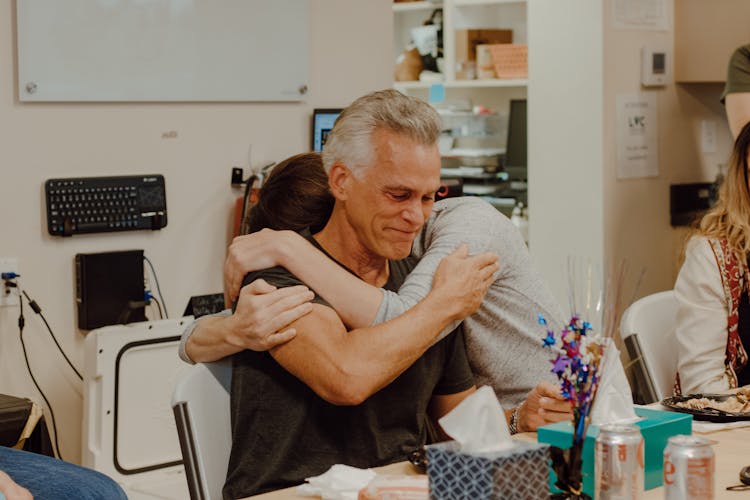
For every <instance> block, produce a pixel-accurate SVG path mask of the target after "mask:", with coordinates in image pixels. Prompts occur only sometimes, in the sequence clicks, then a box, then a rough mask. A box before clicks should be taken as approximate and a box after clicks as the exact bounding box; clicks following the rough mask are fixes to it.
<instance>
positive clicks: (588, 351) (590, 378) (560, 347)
mask: <svg viewBox="0 0 750 500" xmlns="http://www.w3.org/2000/svg"><path fill="white" fill-rule="evenodd" d="M539 324H541V325H543V326H544V327H545V328H546V330H547V335H546V337H545V338H544V341H543V342H544V346H545V347H547V348H548V349H550V350H552V351H553V353H554V355H553V356H554V357H553V358H552V359H551V360H550V361H551V363H552V372H553V373H554V374H555V375H557V378H558V380H559V381H560V388H561V393H562V395H563V397H564V398H565V399H566V400H568V401H569V402H570V405H571V408H572V410H573V411H572V413H573V418H572V423H573V443H572V445H571V447H570V448H569V449H568V450H564V451H563V450H561V449H560V448H556V447H553V449H552V467H553V469H554V471H555V474H557V481H556V482H555V486H557V487H558V488H559V489H560V490H562V491H563V492H564V493H563V494H562V496H560V497H559V498H589V497H588V495H586V494H585V493H583V492H582V489H583V479H582V473H581V468H582V460H583V442H584V439H585V437H586V431H587V429H588V423H589V418H588V417H589V414H590V412H591V407H592V405H593V403H594V398H595V397H596V389H597V387H598V383H599V378H600V375H599V365H600V362H601V359H602V353H603V347H602V344H601V342H600V341H599V339H598V338H597V336H596V335H593V333H592V327H591V323H589V322H588V321H582V320H581V318H579V317H578V316H576V315H575V314H574V315H573V316H572V317H571V319H570V321H569V322H568V324H567V325H565V326H564V328H563V329H562V330H561V331H560V332H559V333H555V332H554V331H553V330H552V329H551V328H550V327H549V325H548V323H547V320H546V319H545V318H544V317H543V316H542V315H541V314H540V315H539Z"/></svg>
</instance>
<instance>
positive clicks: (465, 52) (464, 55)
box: [455, 29, 513, 64]
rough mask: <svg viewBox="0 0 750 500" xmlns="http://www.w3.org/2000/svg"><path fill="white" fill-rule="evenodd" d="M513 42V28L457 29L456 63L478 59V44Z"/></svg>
mask: <svg viewBox="0 0 750 500" xmlns="http://www.w3.org/2000/svg"><path fill="white" fill-rule="evenodd" d="M496 43H513V30H500V29H465V30H456V43H455V47H456V61H455V62H456V64H463V63H466V62H468V61H476V53H477V45H480V44H483V45H486V44H496Z"/></svg>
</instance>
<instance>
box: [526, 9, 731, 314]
mask: <svg viewBox="0 0 750 500" xmlns="http://www.w3.org/2000/svg"><path fill="white" fill-rule="evenodd" d="M669 5H670V10H671V9H672V6H673V2H669ZM611 6H612V2H611V1H605V2H591V1H587V0H529V45H530V50H529V72H530V79H529V90H528V93H529V124H530V128H529V186H530V191H529V198H530V199H529V207H530V210H531V213H530V240H531V241H530V248H531V253H532V256H533V257H534V260H535V262H536V263H537V265H538V266H539V269H540V271H541V272H542V274H543V275H544V276H545V277H546V278H547V280H548V281H549V282H550V283H551V285H552V288H553V292H554V293H555V295H556V296H557V297H558V300H560V301H561V303H562V304H563V305H567V290H568V286H567V281H566V278H565V273H564V268H565V259H566V257H567V256H568V255H573V256H590V257H593V258H595V259H596V258H598V259H600V260H602V261H603V262H604V263H605V264H607V265H610V266H614V265H619V263H620V262H622V261H623V260H626V261H627V266H628V270H629V272H628V274H627V276H626V280H625V282H624V283H623V293H624V296H623V301H624V303H623V304H622V305H623V306H627V305H628V304H629V302H630V301H631V300H632V299H634V298H637V297H641V296H644V295H647V294H650V293H654V292H657V291H661V290H667V289H670V288H672V287H673V285H674V280H675V277H676V274H677V271H678V269H679V265H680V254H681V251H682V247H683V244H684V241H685V237H686V235H687V234H688V231H687V230H686V229H683V228H677V229H675V228H672V227H671V226H670V222H669V185H670V184H673V183H687V182H704V181H713V180H714V177H715V176H716V173H717V164H718V163H726V161H727V158H728V155H729V152H730V148H731V137H730V135H729V129H728V127H727V125H726V119H725V117H724V111H723V108H722V106H721V105H720V104H719V101H718V99H719V96H720V94H721V90H722V86H721V85H716V84H690V85H684V84H679V83H675V82H673V81H672V82H670V83H668V84H667V85H666V86H665V87H661V88H656V89H653V88H649V89H646V88H643V87H642V86H641V83H640V81H641V78H640V71H641V60H640V51H641V47H642V46H644V45H650V46H655V47H667V48H669V49H671V48H672V47H673V32H674V29H673V28H671V29H669V30H667V31H644V30H615V29H614V26H613V19H612V12H611ZM672 55H673V52H672ZM636 92H649V93H653V94H655V95H656V99H657V119H658V142H659V155H658V164H659V175H658V176H657V177H653V178H642V179H617V177H616V169H617V164H616V146H617V143H616V136H615V124H616V122H615V118H616V116H615V115H616V109H615V102H616V97H617V95H618V94H620V93H636ZM702 120H711V121H714V122H715V123H716V125H717V152H716V153H710V154H704V153H702V152H701V151H700V148H699V145H700V137H699V131H700V122H701V121H702ZM641 269H645V271H646V274H645V276H644V279H643V281H642V283H641V284H640V286H639V288H638V289H637V294H636V295H635V296H633V292H634V291H635V282H636V280H637V277H638V275H639V272H640V270H641Z"/></svg>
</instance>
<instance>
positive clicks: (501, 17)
mask: <svg viewBox="0 0 750 500" xmlns="http://www.w3.org/2000/svg"><path fill="white" fill-rule="evenodd" d="M434 9H443V58H444V79H443V81H442V83H443V85H444V86H445V87H446V88H480V87H487V88H492V87H520V88H525V87H526V85H527V80H525V79H512V80H505V79H486V80H458V79H456V49H455V47H456V30H461V29H483V28H484V29H512V30H513V42H514V43H527V37H526V0H443V2H424V1H423V2H402V3H394V4H393V14H394V43H393V46H394V51H395V53H394V60H395V58H396V57H398V56H399V55H400V54H401V53H402V52H403V51H404V48H405V47H406V45H407V44H408V43H409V40H410V34H409V30H410V29H411V28H414V27H417V26H420V25H422V23H423V22H424V21H425V20H426V19H427V17H428V16H429V15H430V13H431V12H432V11H433V10H434ZM430 85H431V83H425V82H396V84H395V87H396V88H397V89H400V90H409V89H424V88H429V86H430Z"/></svg>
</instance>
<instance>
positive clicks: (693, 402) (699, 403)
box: [674, 386, 750, 413]
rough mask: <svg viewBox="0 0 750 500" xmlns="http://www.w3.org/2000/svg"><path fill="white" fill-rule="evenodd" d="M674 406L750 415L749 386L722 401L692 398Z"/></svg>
mask: <svg viewBox="0 0 750 500" xmlns="http://www.w3.org/2000/svg"><path fill="white" fill-rule="evenodd" d="M674 404H675V406H679V407H680V408H688V409H691V410H706V409H712V408H714V409H717V410H721V411H725V412H728V413H750V386H745V387H743V388H741V389H740V390H738V391H737V392H736V393H735V394H734V395H733V396H729V397H728V398H726V399H725V400H723V401H719V400H716V399H711V398H706V397H702V398H692V399H688V400H687V401H681V402H676V403H674Z"/></svg>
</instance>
